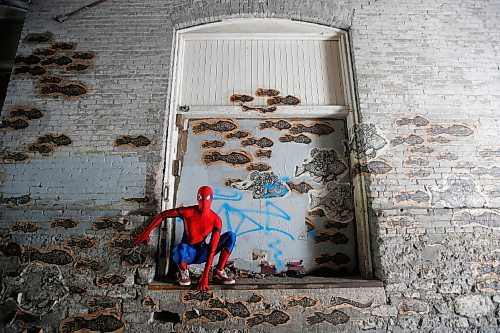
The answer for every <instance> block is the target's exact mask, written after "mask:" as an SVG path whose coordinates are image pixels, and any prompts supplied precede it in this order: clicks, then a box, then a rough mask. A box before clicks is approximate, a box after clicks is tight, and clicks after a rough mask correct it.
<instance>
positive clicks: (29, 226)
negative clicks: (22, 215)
mask: <svg viewBox="0 0 500 333" xmlns="http://www.w3.org/2000/svg"><path fill="white" fill-rule="evenodd" d="M38 229H40V227H39V226H38V224H37V223H36V222H33V221H18V222H16V223H15V224H14V225H12V226H11V227H10V230H12V231H14V232H24V233H33V232H36V231H37V230H38Z"/></svg>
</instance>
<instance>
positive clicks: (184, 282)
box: [177, 269, 191, 286]
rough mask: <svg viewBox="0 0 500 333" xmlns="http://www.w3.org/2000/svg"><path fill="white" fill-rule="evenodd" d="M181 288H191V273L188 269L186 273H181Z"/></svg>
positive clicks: (179, 280)
mask: <svg viewBox="0 0 500 333" xmlns="http://www.w3.org/2000/svg"><path fill="white" fill-rule="evenodd" d="M177 282H179V284H180V285H181V286H190V285H191V279H190V278H189V271H188V270H187V269H186V270H185V271H181V277H180V278H179V279H178V280H177Z"/></svg>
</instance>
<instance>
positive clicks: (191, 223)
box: [134, 186, 236, 290]
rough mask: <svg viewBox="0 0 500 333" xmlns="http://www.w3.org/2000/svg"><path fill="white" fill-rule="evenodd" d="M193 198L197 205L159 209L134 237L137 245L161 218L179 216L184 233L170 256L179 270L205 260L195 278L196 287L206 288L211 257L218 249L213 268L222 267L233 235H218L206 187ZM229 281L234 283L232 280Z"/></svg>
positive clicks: (219, 225)
mask: <svg viewBox="0 0 500 333" xmlns="http://www.w3.org/2000/svg"><path fill="white" fill-rule="evenodd" d="M197 201H198V205H197V206H189V207H179V208H174V209H169V210H165V211H163V212H161V213H160V214H158V215H157V216H155V218H154V219H153V220H152V221H151V223H150V224H149V226H148V227H147V228H146V230H144V231H143V232H141V233H140V234H138V235H137V236H135V238H134V241H135V243H136V244H138V245H139V244H141V243H143V242H146V243H149V234H150V233H151V232H152V231H153V229H154V228H156V227H157V226H158V225H159V224H160V223H161V222H162V221H163V219H164V218H169V217H179V218H181V219H182V221H183V224H184V234H183V237H182V241H181V243H180V244H178V245H176V246H175V247H174V248H173V250H172V259H173V261H174V262H175V263H177V265H178V267H179V269H180V270H181V272H187V265H188V264H200V263H203V262H206V264H205V269H204V271H203V274H202V275H201V278H200V280H199V282H198V290H210V287H209V286H208V274H209V272H210V268H211V267H212V262H213V258H214V256H215V255H216V254H217V253H220V255H219V262H218V264H217V271H223V270H224V267H225V265H226V262H227V260H228V258H229V256H230V254H231V251H232V250H233V248H234V245H235V242H236V235H235V234H234V233H233V232H231V231H228V232H226V233H224V234H222V235H221V228H222V220H221V218H220V217H219V216H218V215H217V214H216V213H215V212H214V211H212V209H211V208H210V206H211V204H212V201H213V191H212V189H211V188H210V187H208V186H202V187H200V188H199V189H198V193H197ZM210 234H211V235H212V236H211V239H210V243H206V239H207V238H208V236H209V235H210ZM231 283H234V280H233V281H232V282H231Z"/></svg>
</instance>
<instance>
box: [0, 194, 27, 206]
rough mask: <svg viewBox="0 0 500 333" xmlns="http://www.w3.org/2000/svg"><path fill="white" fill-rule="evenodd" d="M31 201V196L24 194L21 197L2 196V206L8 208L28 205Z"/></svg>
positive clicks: (0, 198) (0, 202)
mask: <svg viewBox="0 0 500 333" xmlns="http://www.w3.org/2000/svg"><path fill="white" fill-rule="evenodd" d="M30 201H31V195H30V194H24V195H21V196H19V197H4V196H3V195H1V194H0V204H2V205H7V206H22V205H27V204H28V203H29V202H30Z"/></svg>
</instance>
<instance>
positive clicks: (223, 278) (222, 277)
mask: <svg viewBox="0 0 500 333" xmlns="http://www.w3.org/2000/svg"><path fill="white" fill-rule="evenodd" d="M212 277H213V278H214V279H215V280H214V282H216V281H217V280H218V282H219V283H222V284H234V283H235V281H234V279H231V278H230V277H229V276H227V273H226V271H225V270H222V271H219V270H218V269H217V268H215V269H214V273H213V276H212Z"/></svg>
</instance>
